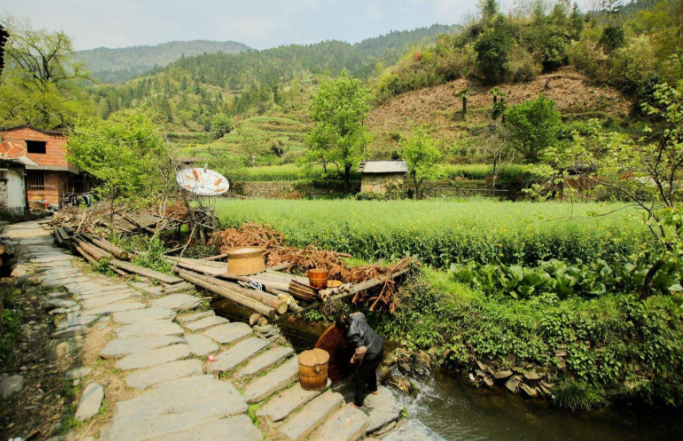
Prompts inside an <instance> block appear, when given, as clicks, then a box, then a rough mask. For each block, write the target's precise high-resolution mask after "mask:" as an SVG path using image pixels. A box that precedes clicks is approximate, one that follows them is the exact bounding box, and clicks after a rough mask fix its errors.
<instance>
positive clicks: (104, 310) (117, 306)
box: [83, 302, 145, 315]
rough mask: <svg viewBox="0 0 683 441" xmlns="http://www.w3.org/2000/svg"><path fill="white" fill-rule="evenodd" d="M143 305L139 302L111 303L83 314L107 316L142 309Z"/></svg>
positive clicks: (85, 311)
mask: <svg viewBox="0 0 683 441" xmlns="http://www.w3.org/2000/svg"><path fill="white" fill-rule="evenodd" d="M144 308H145V304H144V303H140V302H120V303H112V304H111V305H106V306H100V307H99V308H92V309H86V310H84V311H83V314H91V315H109V314H115V313H117V312H121V311H132V310H134V309H144Z"/></svg>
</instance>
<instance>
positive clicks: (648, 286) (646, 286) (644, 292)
mask: <svg viewBox="0 0 683 441" xmlns="http://www.w3.org/2000/svg"><path fill="white" fill-rule="evenodd" d="M663 266H664V261H663V260H658V261H657V262H655V264H654V265H652V267H651V268H650V269H649V270H648V272H647V274H646V275H645V280H644V281H643V286H642V287H641V288H640V296H639V297H640V299H646V298H648V297H649V296H651V295H652V285H653V284H654V281H655V275H656V274H657V272H658V271H659V270H660V269H662V267H663Z"/></svg>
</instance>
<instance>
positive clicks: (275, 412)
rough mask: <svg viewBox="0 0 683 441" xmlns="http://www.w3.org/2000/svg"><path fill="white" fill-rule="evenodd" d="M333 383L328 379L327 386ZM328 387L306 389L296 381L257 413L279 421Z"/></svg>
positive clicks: (273, 420)
mask: <svg viewBox="0 0 683 441" xmlns="http://www.w3.org/2000/svg"><path fill="white" fill-rule="evenodd" d="M331 384H332V383H331V382H330V380H327V387H330V385H331ZM325 390H327V388H325V389H322V390H304V389H303V388H302V387H301V384H300V383H298V382H297V383H295V384H294V385H293V386H292V387H290V388H289V389H285V390H283V391H280V392H279V393H278V394H277V395H275V396H273V398H271V399H270V400H269V401H268V402H267V403H266V404H265V405H264V406H263V407H262V408H260V409H259V410H258V411H257V412H256V414H257V415H259V416H262V417H267V418H268V419H269V420H270V421H272V422H277V421H281V420H284V419H285V418H287V417H288V416H289V415H290V414H291V413H292V412H294V411H295V410H297V409H298V408H300V407H301V406H303V405H304V404H306V403H308V402H309V401H311V400H312V399H313V398H315V397H317V396H318V395H320V394H321V393H323V392H324V391H325Z"/></svg>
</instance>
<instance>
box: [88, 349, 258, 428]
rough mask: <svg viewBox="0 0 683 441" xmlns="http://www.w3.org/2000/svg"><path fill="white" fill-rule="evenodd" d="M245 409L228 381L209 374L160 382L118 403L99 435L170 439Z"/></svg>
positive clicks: (245, 405)
mask: <svg viewBox="0 0 683 441" xmlns="http://www.w3.org/2000/svg"><path fill="white" fill-rule="evenodd" d="M187 361H198V360H187ZM187 361H182V362H176V363H186V362H187ZM154 369H156V368H154ZM246 411H247V404H246V403H245V401H244V398H242V396H240V394H239V392H237V390H236V389H235V388H234V386H233V385H232V384H230V382H228V381H220V380H216V379H214V378H213V377H212V376H209V375H202V376H196V377H190V378H183V379H180V380H176V381H172V382H169V383H165V384H161V385H159V386H157V387H156V388H154V389H153V390H152V391H150V392H147V393H145V394H142V395H140V396H137V397H135V398H133V399H130V400H127V401H122V402H119V403H117V404H116V408H115V410H114V417H113V421H112V424H111V427H110V428H109V430H108V432H107V434H106V438H102V437H101V439H103V441H104V440H105V439H106V441H145V440H152V439H170V435H171V434H174V433H176V432H179V431H181V430H184V431H188V430H190V429H192V428H201V427H204V426H205V425H207V424H208V423H209V422H213V421H216V420H220V419H221V418H225V417H229V416H234V415H239V414H244V413H246ZM252 427H253V426H252ZM182 439H184V440H189V439H193V440H197V441H198V440H199V439H216V438H213V437H209V438H203V437H202V438H197V437H184V438H182ZM234 439H240V438H234Z"/></svg>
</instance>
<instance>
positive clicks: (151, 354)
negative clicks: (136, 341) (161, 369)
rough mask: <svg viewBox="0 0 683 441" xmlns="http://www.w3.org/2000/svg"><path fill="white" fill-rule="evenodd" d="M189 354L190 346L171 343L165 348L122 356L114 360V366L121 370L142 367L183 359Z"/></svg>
mask: <svg viewBox="0 0 683 441" xmlns="http://www.w3.org/2000/svg"><path fill="white" fill-rule="evenodd" d="M189 356H190V346H189V345H186V344H178V345H171V346H167V347H165V348H159V349H152V350H149V351H146V352H138V353H136V354H130V355H126V356H125V357H123V358H122V359H121V360H119V361H117V362H116V367H117V368H119V369H121V370H123V371H130V370H133V369H143V368H148V367H152V366H158V365H160V364H164V363H169V362H171V361H176V360H183V359H185V358H187V357H189Z"/></svg>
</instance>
